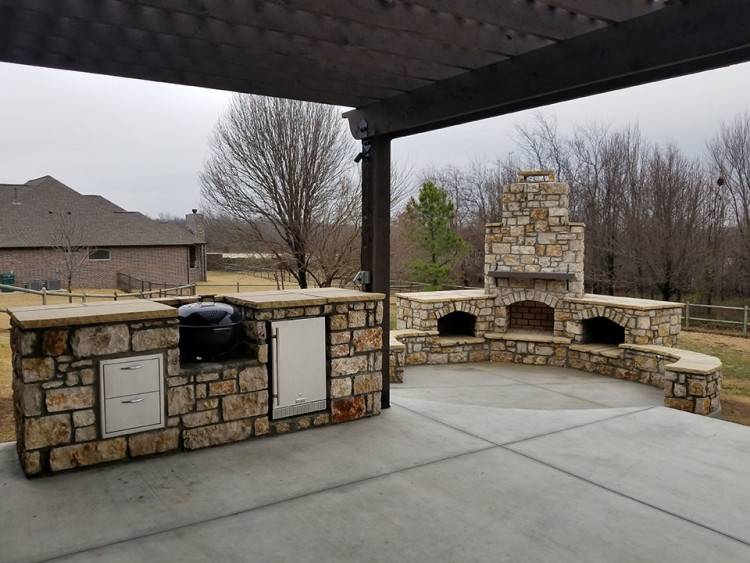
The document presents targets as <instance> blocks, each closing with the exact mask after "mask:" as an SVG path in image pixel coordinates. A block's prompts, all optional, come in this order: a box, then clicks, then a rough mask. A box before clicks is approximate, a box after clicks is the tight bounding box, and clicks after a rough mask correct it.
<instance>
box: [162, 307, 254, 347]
mask: <svg viewBox="0 0 750 563" xmlns="http://www.w3.org/2000/svg"><path fill="white" fill-rule="evenodd" d="M177 316H178V317H179V319H180V357H181V358H182V359H183V360H188V361H191V360H192V361H211V360H218V359H221V358H225V357H227V356H228V355H230V354H231V353H232V351H233V350H234V349H235V348H236V346H237V344H238V342H239V336H240V330H241V326H240V323H241V319H240V313H239V311H238V310H237V309H235V308H234V307H232V306H231V305H229V304H227V303H217V302H215V301H213V300H203V301H199V302H198V303H190V304H188V305H182V306H181V307H180V308H179V309H178V310H177Z"/></svg>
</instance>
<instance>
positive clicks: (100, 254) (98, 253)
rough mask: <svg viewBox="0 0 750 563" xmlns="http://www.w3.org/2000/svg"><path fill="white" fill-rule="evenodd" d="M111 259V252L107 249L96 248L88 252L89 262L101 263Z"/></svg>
mask: <svg viewBox="0 0 750 563" xmlns="http://www.w3.org/2000/svg"><path fill="white" fill-rule="evenodd" d="M111 259H112V251H111V250H109V249H108V248H97V249H95V250H92V251H91V252H89V260H96V261H103V260H111Z"/></svg>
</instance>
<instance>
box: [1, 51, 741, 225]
mask: <svg viewBox="0 0 750 563" xmlns="http://www.w3.org/2000/svg"><path fill="white" fill-rule="evenodd" d="M749 93H750V63H748V64H743V65H735V66H732V67H729V68H725V69H720V70H716V71H711V72H706V73H702V74H697V75H693V76H688V77H684V78H678V79H673V80H668V81H664V82H659V83H655V84H650V85H646V86H639V87H637V88H629V89H626V90H620V91H618V92H612V93H609V94H602V95H599V96H592V97H588V98H583V99H580V100H575V101H572V102H565V103H561V104H556V105H553V106H548V107H546V108H544V110H543V111H545V112H547V113H550V114H554V115H556V116H557V119H558V123H559V126H560V128H561V130H562V131H563V132H565V131H569V130H571V129H572V128H573V127H575V126H576V125H580V124H588V123H592V122H597V123H602V124H612V125H615V126H618V125H625V124H629V123H637V124H638V125H639V126H640V127H641V129H642V131H643V133H644V134H645V136H646V137H647V138H648V139H649V140H652V141H660V142H674V143H676V144H678V145H679V146H680V147H682V148H683V149H684V150H685V151H687V152H688V153H689V154H693V155H696V154H699V153H700V152H701V151H703V150H704V147H705V142H706V139H708V138H709V137H711V136H712V135H713V134H714V133H715V131H716V130H717V128H718V126H719V125H720V124H721V123H722V122H723V121H727V120H730V119H731V118H732V117H733V116H734V115H735V114H737V113H739V112H744V111H750V95H748V94H749ZM230 95H231V94H229V93H227V92H219V91H214V90H205V89H201V88H192V87H187V86H174V85H169V84H158V83H153V82H144V81H139V80H129V79H123V78H111V77H105V76H96V75H90V74H83V73H77V72H67V71H59V70H49V69H42V68H35V67H28V66H20V65H11V64H4V63H0V183H23V182H25V181H26V180H29V179H31V178H36V177H39V176H43V175H45V174H49V175H52V176H55V177H56V178H58V179H59V180H61V181H62V182H64V183H66V184H67V185H69V186H70V187H72V188H74V189H76V190H78V191H80V192H82V193H88V194H100V195H103V196H104V197H106V198H108V199H111V200H112V201H114V202H115V203H117V204H118V205H120V206H122V207H125V208H126V209H129V210H133V211H142V212H144V213H148V214H150V215H152V216H156V215H158V214H159V213H161V212H165V213H169V214H175V215H182V214H184V213H186V212H188V211H189V210H190V209H191V208H193V207H199V206H200V195H199V180H198V172H199V171H200V169H201V167H202V165H203V162H204V160H205V159H206V157H207V142H208V138H209V136H210V134H211V130H212V128H213V126H214V123H215V121H216V118H217V117H218V115H219V114H220V113H221V112H222V111H223V109H224V108H225V107H226V104H227V102H228V100H229V97H230ZM530 117H531V112H520V113H516V114H512V115H508V116H503V117H498V118H493V119H486V120H483V121H480V122H476V123H471V124H467V125H462V126H458V127H451V128H449V129H443V130H441V131H435V132H431V133H424V134H421V135H416V136H413V137H409V138H405V139H399V140H397V141H395V142H394V145H393V156H394V159H396V160H398V161H403V162H407V163H409V164H410V165H411V166H413V167H415V168H416V169H419V168H420V167H424V166H431V165H438V166H440V165H445V164H455V165H459V166H461V165H464V164H467V163H468V162H471V161H472V160H474V159H477V158H483V159H487V160H490V161H494V160H495V159H497V158H501V157H503V156H504V155H505V154H506V153H507V152H509V151H512V150H514V141H513V136H514V126H515V125H516V124H518V123H524V122H527V121H528V120H529V119H530Z"/></svg>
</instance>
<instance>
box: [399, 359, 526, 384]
mask: <svg viewBox="0 0 750 563" xmlns="http://www.w3.org/2000/svg"><path fill="white" fill-rule="evenodd" d="M406 369H407V370H408V371H409V377H408V378H406V380H405V381H404V382H403V383H399V384H397V385H396V384H394V385H393V389H394V390H400V389H413V388H437V387H473V386H487V387H495V386H498V385H515V384H516V383H518V381H517V379H514V378H512V377H505V376H504V375H503V374H501V373H499V372H498V371H497V370H495V371H489V370H487V369H486V367H485V365H484V364H460V365H455V364H454V365H445V366H440V369H438V370H436V369H435V366H408V367H407V368H406Z"/></svg>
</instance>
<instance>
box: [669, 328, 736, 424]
mask: <svg viewBox="0 0 750 563" xmlns="http://www.w3.org/2000/svg"><path fill="white" fill-rule="evenodd" d="M678 346H679V347H680V348H686V349H688V350H694V351H696V352H703V353H704V354H709V355H711V356H717V357H718V358H720V359H721V361H722V363H723V364H724V367H723V375H724V380H723V382H722V386H721V411H722V412H721V418H723V419H724V420H730V421H732V422H738V423H740V424H744V425H746V426H750V338H741V337H737V336H724V335H721V334H710V333H706V332H692V331H690V332H685V331H683V332H682V334H680V341H679V344H678Z"/></svg>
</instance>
